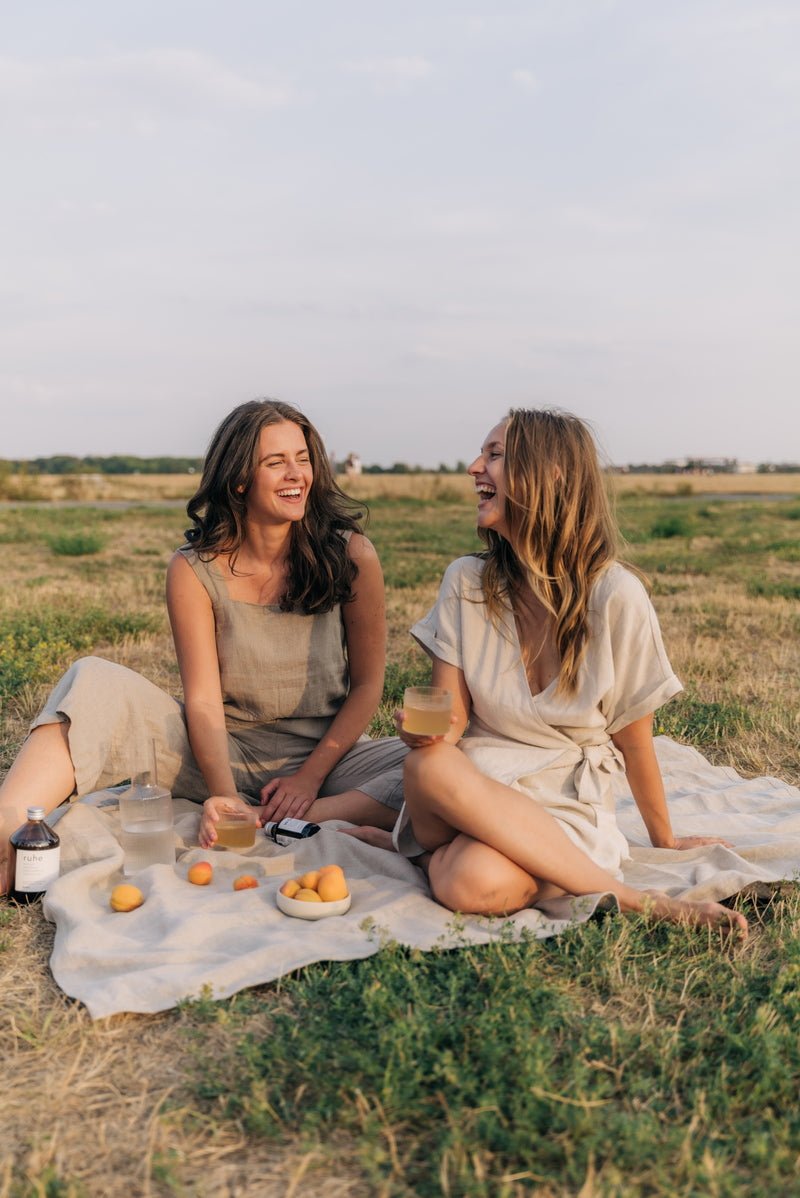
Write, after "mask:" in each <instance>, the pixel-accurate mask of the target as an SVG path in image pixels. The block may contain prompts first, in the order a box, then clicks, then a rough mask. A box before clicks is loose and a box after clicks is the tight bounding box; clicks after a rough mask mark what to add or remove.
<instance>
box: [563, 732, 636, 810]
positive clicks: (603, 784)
mask: <svg viewBox="0 0 800 1198" xmlns="http://www.w3.org/2000/svg"><path fill="white" fill-rule="evenodd" d="M579 747H580V753H581V760H580V761H579V762H578V766H577V769H576V770H575V790H576V792H577V795H578V798H579V799H580V801H581V802H582V803H590V804H591V805H592V807H603V808H605V807H607V806H608V795H609V793H610V787H609V785H608V782H607V781H606V779H607V778H610V777H611V776H613V775H614V774H617V773H619V772H620V770H623V769H624V768H625V764H624V762H623V760H622V757H621V755H620V753H619V751H618V750H617V749H616V748H615V747H614V745H613V744H612V742H611V741H606V742H605V744H602V745H583V746H579Z"/></svg>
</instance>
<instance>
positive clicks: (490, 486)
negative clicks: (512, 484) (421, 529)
mask: <svg viewBox="0 0 800 1198" xmlns="http://www.w3.org/2000/svg"><path fill="white" fill-rule="evenodd" d="M506 424H507V421H505V420H501V421H500V423H499V424H496V425H495V427H494V428H493V429H492V430H491V432H490V433H489V434H488V436H487V438H486V440H485V441H484V443H483V447H482V448H481V452H480V453H479V454H478V456H477V457H476V459H475V461H474V462H473V463H472V464H471V465H470V466H468V467H467V474H469V475H470V476H471V477H472V479H473V480H474V482H475V490H476V492H477V495H478V528H486V529H489V528H491V529H492V530H493V531H494V532H496V533H498V534H499V535H500V536H501V537H505V538H506V540H508V526H507V524H506V483H505V444H506Z"/></svg>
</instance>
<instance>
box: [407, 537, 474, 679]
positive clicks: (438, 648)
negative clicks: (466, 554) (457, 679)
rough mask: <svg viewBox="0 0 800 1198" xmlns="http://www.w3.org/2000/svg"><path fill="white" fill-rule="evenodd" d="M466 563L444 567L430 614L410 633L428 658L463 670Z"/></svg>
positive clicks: (459, 562)
mask: <svg viewBox="0 0 800 1198" xmlns="http://www.w3.org/2000/svg"><path fill="white" fill-rule="evenodd" d="M464 560H465V559H463V558H459V559H458V560H457V561H454V562H453V563H452V564H451V565H449V566H448V567H447V569H446V570H445V573H444V577H443V579H442V585H441V586H440V587H439V595H438V598H437V600H436V602H435V603H434V605H433V607H432V608H431V610H430V611H429V612H428V614H427V616H425V617H424V618H423V619H422V620H419V621H418V622H417V623H416V624H415V625H414V627H413V628H412V629H411V635H412V636H413V637H414V640H416V641H417V642H418V643H419V644H420V645H421V646H422V648H423V649H424V650H425V652H426V653H427V654H428V656H429V657H438V658H439V660H440V661H444V662H446V663H447V664H448V665H450V666H457V667H458V669H459V670H463V668H464V664H463V663H464V659H463V649H462V604H463V603H464V598H463V594H462V590H463V587H462V577H463V566H462V563H463V561H464Z"/></svg>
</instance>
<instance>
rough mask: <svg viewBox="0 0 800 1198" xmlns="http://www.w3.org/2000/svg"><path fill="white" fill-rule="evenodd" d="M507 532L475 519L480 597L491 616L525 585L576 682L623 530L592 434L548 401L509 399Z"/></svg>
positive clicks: (565, 684)
mask: <svg viewBox="0 0 800 1198" xmlns="http://www.w3.org/2000/svg"><path fill="white" fill-rule="evenodd" d="M505 433H506V436H505V453H504V461H503V466H504V475H505V487H506V511H505V516H506V525H507V527H508V531H509V540H506V539H505V538H504V537H501V536H500V535H499V533H496V532H494V531H493V530H492V529H480V530H479V533H480V536H481V538H482V540H483V541H484V542H485V544H486V546H487V551H486V553H485V554H484V555H483V556H484V558H485V561H486V565H485V567H484V571H483V597H484V600H485V602H486V605H487V607H488V609H489V613H490V616H491V617H492V619H494V620H497V619H498V617H499V616H500V613H501V612H502V611H504V610H507V609H508V607H509V605H510V604H513V600H514V594H515V592H517V591H519V590H520V589H521V588H522V587H523V586H526V585H527V586H528V587H530V589H531V590H532V591H533V594H534V595H535V597H536V598H537V599H538V600H539V601H540V602H541V603H542V604H543V606H544V607H545V608H546V610H547V611H548V612H549V613H550V615H551V616H552V617H553V621H554V625H555V640H556V646H557V648H558V653H559V657H560V660H561V667H560V671H559V676H558V689H560V690H565V691H567V692H569V693H573V692H574V691H575V688H576V685H577V677H578V669H579V667H580V664H581V661H582V660H583V657H584V654H585V652H586V642H587V638H588V635H589V622H588V608H589V596H590V594H591V591H592V587H593V585H594V583H595V581H596V579H597V578H598V576H599V575H600V574H601V572H602V571H603V570H604V569H605V568H606V567H607V566H608V565H609V564H610V563H611V562H615V561H618V560H619V551H620V535H619V531H618V528H617V523H616V520H615V519H614V516H613V514H612V511H611V507H610V504H609V500H608V495H607V492H606V487H605V483H604V480H603V474H602V471H601V468H600V462H599V460H598V455H597V447H596V445H595V441H594V438H593V436H592V434H591V432H590V430H589V428H588V427H587V425H586V424H584V423H583V421H582V420H579V419H578V417H577V416H572V415H571V414H570V413H568V412H560V411H556V410H554V409H546V408H538V409H537V408H512V409H511V411H510V412H509V414H508V418H507V423H506V429H505Z"/></svg>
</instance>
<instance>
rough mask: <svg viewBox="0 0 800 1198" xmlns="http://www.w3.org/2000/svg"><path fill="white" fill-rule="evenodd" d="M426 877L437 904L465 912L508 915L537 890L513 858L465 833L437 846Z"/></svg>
mask: <svg viewBox="0 0 800 1198" xmlns="http://www.w3.org/2000/svg"><path fill="white" fill-rule="evenodd" d="M429 879H430V885H431V890H432V892H433V896H434V898H435V899H436V901H437V902H438V903H441V904H442V906H443V907H447V908H449V910H451V911H462V912H464V914H467V915H511V914H513V912H515V911H521V910H523V909H524V908H525V907H529V906H530V905H531V903H533V902H534V901H535V899H536V896H537V893H538V887H537V884H536V881H535V879H534V878H532V877H530V875H529V874H526V873H525V871H524V870H523V869H520V867H519V866H518V865H515V864H514V862H513V861H509V860H508V858H507V857H503V855H502V854H501V853H498V852H497V851H496V850H495V849H492V848H490V847H489V846H488V845H485V844H480V843H479V842H478V841H475V840H471V839H470V838H469V837H465V836H459V837H456V839H455V840H454V841H452V843H451V844H449V845H444V846H443V847H442V848H441V849H437V851H436V852H435V853H434V854H433V857H432V858H431V862H430V866H429Z"/></svg>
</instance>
